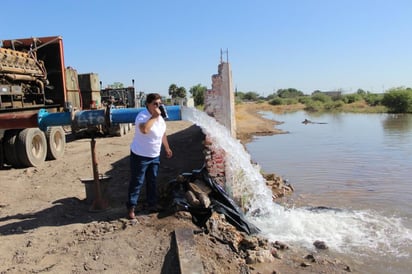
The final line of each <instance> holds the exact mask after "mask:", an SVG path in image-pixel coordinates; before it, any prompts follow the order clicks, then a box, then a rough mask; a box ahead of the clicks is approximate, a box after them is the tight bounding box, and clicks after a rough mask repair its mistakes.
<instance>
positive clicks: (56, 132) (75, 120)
mask: <svg viewBox="0 0 412 274" xmlns="http://www.w3.org/2000/svg"><path fill="white" fill-rule="evenodd" d="M111 92H112V94H111V95H110V92H107V94H109V99H112V97H113V98H114V99H115V100H116V96H115V95H116V94H117V95H119V96H118V97H117V99H118V102H117V103H115V101H111V103H110V104H109V103H108V101H107V94H106V93H105V92H102V93H101V83H100V81H99V79H98V76H97V74H95V73H88V74H77V71H76V70H75V69H73V68H71V67H67V68H66V67H65V64H64V51H63V40H62V37H61V36H52V37H42V38H26V39H15V40H2V41H1V46H0V168H2V167H3V166H4V164H8V165H11V166H14V167H25V166H38V165H40V164H42V163H43V162H44V161H45V160H46V159H58V158H61V157H63V155H64V150H65V146H66V132H65V130H64V128H63V127H66V126H70V130H71V131H72V132H73V131H75V132H76V131H82V130H83V131H86V132H90V131H91V132H95V131H96V130H98V131H102V132H103V133H105V134H110V135H117V136H122V135H124V134H126V133H127V131H129V130H130V124H131V123H133V122H134V119H135V117H136V115H137V113H138V112H139V111H141V110H142V109H143V108H141V107H140V108H139V105H137V104H136V98H135V97H133V95H132V92H133V93H134V88H132V89H124V90H112V91H111ZM113 92H114V93H113ZM141 96H144V94H139V96H138V98H139V100H140V99H142V98H140V97H141ZM102 98H103V100H102ZM119 101H121V103H122V104H123V105H121V104H119V103H120V102H119ZM167 112H169V113H170V114H171V115H169V120H180V119H181V113H180V107H179V106H170V107H169V109H168V111H167Z"/></svg>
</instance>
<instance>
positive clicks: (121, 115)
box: [110, 106, 182, 124]
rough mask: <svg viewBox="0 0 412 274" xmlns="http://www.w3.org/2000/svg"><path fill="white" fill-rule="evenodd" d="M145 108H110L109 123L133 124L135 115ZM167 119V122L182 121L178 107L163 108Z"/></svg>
mask: <svg viewBox="0 0 412 274" xmlns="http://www.w3.org/2000/svg"><path fill="white" fill-rule="evenodd" d="M144 109H145V108H143V107H141V108H112V109H110V123H114V124H120V123H134V122H135V120H136V116H137V114H139V112H140V111H142V110H144ZM165 109H166V112H167V116H168V118H167V119H165V120H167V121H180V120H182V112H181V107H180V106H165Z"/></svg>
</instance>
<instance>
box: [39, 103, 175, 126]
mask: <svg viewBox="0 0 412 274" xmlns="http://www.w3.org/2000/svg"><path fill="white" fill-rule="evenodd" d="M144 109H145V108H109V109H108V110H107V111H109V115H107V112H106V110H105V109H98V110H83V111H77V112H76V113H75V114H74V118H73V121H72V113H71V112H53V113H49V112H48V111H47V110H45V109H40V110H39V113H38V119H37V120H38V121H37V123H38V127H39V128H40V129H41V130H43V131H46V130H47V127H50V126H64V125H72V124H74V125H76V126H77V127H79V128H86V127H88V126H98V125H108V124H109V123H115V124H121V123H134V122H135V119H136V116H137V114H138V113H139V112H140V111H142V110H144ZM166 111H167V114H168V119H167V120H168V121H180V120H182V113H181V107H180V106H166ZM106 117H110V121H108V119H106ZM32 127H37V126H32Z"/></svg>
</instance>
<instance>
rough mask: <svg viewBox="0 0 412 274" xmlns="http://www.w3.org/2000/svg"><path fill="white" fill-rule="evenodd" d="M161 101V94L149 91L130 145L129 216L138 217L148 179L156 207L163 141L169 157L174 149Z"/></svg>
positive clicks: (152, 205)
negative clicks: (137, 208)
mask: <svg viewBox="0 0 412 274" xmlns="http://www.w3.org/2000/svg"><path fill="white" fill-rule="evenodd" d="M161 103H162V102H161V97H160V95H159V94H157V93H150V94H148V95H147V97H146V109H145V110H142V111H141V112H139V114H138V115H137V117H136V121H135V126H136V130H135V136H134V138H133V141H132V144H131V145H130V182H129V190H128V201H127V203H126V205H127V210H128V217H129V219H136V216H135V209H136V205H137V201H138V199H139V195H140V190H141V188H142V186H143V184H144V182H145V180H146V196H147V204H148V206H149V211H155V210H156V207H157V188H156V178H157V174H158V171H159V165H160V150H161V147H162V144H163V146H164V148H165V152H166V157H167V158H170V157H172V150H171V149H170V147H169V143H168V141H167V136H166V122H165V120H164V119H163V117H162V116H161V111H160V109H159V106H160V105H161Z"/></svg>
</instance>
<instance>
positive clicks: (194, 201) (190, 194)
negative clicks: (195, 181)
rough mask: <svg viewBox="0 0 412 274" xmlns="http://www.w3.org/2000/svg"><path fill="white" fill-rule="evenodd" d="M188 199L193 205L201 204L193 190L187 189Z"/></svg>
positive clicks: (186, 195)
mask: <svg viewBox="0 0 412 274" xmlns="http://www.w3.org/2000/svg"><path fill="white" fill-rule="evenodd" d="M185 197H186V200H187V201H188V203H189V204H190V205H192V206H200V201H199V199H198V198H197V197H196V195H195V194H194V193H193V192H192V191H190V190H189V191H186V193H185Z"/></svg>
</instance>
